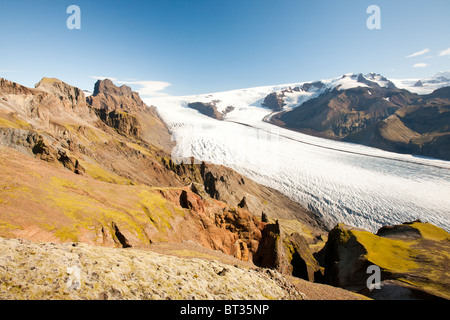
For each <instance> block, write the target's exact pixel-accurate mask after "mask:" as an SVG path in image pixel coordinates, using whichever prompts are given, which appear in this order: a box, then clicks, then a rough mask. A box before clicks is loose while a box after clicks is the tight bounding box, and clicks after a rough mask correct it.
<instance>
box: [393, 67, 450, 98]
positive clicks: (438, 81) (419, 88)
mask: <svg viewBox="0 0 450 320" xmlns="http://www.w3.org/2000/svg"><path fill="white" fill-rule="evenodd" d="M392 82H393V83H395V85H396V86H397V87H399V88H401V89H406V90H408V91H411V92H414V93H417V94H430V93H432V92H433V91H434V90H436V89H439V88H443V87H448V86H450V71H441V72H438V73H436V74H435V75H434V76H431V77H428V78H424V79H392Z"/></svg>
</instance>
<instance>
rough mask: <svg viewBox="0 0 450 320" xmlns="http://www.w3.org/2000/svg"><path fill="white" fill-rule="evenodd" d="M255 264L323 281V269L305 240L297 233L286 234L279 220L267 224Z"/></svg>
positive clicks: (303, 277)
mask: <svg viewBox="0 0 450 320" xmlns="http://www.w3.org/2000/svg"><path fill="white" fill-rule="evenodd" d="M254 262H255V264H256V265H258V266H261V267H265V268H273V269H275V270H277V271H278V272H280V273H282V274H289V275H293V276H294V277H298V278H301V279H305V280H308V281H312V282H314V281H321V280H322V276H323V271H322V268H321V267H320V266H319V263H318V261H317V260H316V259H315V258H314V257H313V255H312V252H311V249H310V247H309V245H308V243H307V241H306V240H305V238H304V237H303V236H302V235H300V234H299V233H297V232H295V233H292V234H290V235H288V234H286V233H285V232H283V231H282V229H281V226H280V223H279V222H278V220H277V221H276V222H275V223H273V224H271V223H269V224H266V225H265V227H264V229H263V230H262V235H261V241H260V243H259V246H258V251H257V252H256V254H255V258H254Z"/></svg>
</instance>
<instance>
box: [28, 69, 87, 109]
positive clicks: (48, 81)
mask: <svg viewBox="0 0 450 320" xmlns="http://www.w3.org/2000/svg"><path fill="white" fill-rule="evenodd" d="M35 88H36V89H38V90H42V91H45V92H48V93H50V94H52V95H54V96H56V97H57V98H58V99H59V100H60V103H61V104H62V105H64V107H65V108H71V109H72V110H76V111H77V112H78V113H80V114H82V113H87V114H89V112H90V110H89V109H88V108H87V105H86V97H85V95H84V92H83V90H81V89H78V88H77V87H74V86H71V85H68V84H67V83H65V82H63V81H61V80H59V79H55V78H42V80H41V81H39V82H38V83H37V84H36V85H35Z"/></svg>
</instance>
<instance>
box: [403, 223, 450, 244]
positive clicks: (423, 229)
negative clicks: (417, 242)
mask: <svg viewBox="0 0 450 320" xmlns="http://www.w3.org/2000/svg"><path fill="white" fill-rule="evenodd" d="M411 227H413V228H415V229H417V230H419V232H420V234H421V235H422V237H424V238H425V239H428V240H435V241H441V240H450V234H449V233H448V232H447V231H445V230H444V229H441V228H439V227H436V226H434V225H432V224H431V223H421V222H414V223H413V224H411Z"/></svg>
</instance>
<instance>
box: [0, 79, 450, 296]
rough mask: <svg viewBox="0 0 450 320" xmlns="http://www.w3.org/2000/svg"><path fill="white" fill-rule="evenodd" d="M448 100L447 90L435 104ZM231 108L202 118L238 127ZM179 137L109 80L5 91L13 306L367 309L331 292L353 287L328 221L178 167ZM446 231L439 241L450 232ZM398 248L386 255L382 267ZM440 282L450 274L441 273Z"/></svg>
mask: <svg viewBox="0 0 450 320" xmlns="http://www.w3.org/2000/svg"><path fill="white" fill-rule="evenodd" d="M347 78H348V77H347ZM347 78H344V79H341V80H342V81H338V80H337V81H336V82H335V83H338V82H339V85H345V86H346V88H347V89H346V90H349V89H348V86H353V85H354V84H355V83H356V82H359V81H357V79H353V78H351V77H350V79H347ZM373 80H374V81H379V82H380V83H381V82H383V81H385V80H383V79H381V78H377V77H374V79H373ZM328 85H329V84H328ZM366 85H368V84H366ZM326 86H327V84H325V85H323V86H322V85H320V84H318V83H316V84H314V85H312V84H311V85H308V84H303V85H302V86H301V88H300V87H299V89H298V91H297V89H295V90H294V89H292V92H291V91H289V90H287V91H286V93H285V95H289V94H296V93H301V94H304V95H305V96H306V95H313V94H318V93H319V91H321V90H325V87H326ZM386 86H390V84H389V83H387V82H386ZM362 87H364V86H362ZM284 89H286V88H284ZM268 90H269V89H268V88H264V89H261V91H259V89H257V90H256V92H257V94H256V93H255V91H253V94H255V95H254V96H256V95H259V96H261V93H262V92H264V93H267V91H268ZM270 90H271V89H270ZM392 90H394V89H392ZM269 93H270V92H269ZM269 93H267V94H269ZM235 94H236V93H235ZM237 96H239V94H236V96H234V98H233V99H236V97H237ZM446 97H447V96H446V92H444V91H442V92H441V91H438V92H435V93H434V95H433V96H430V97H427V99H429V101H430V103H440V101H441V100H443V99H447V98H446ZM260 100H261V103H263V102H264V99H262V98H260ZM427 101H428V100H427ZM223 103H224V102H223V101H221V102H216V104H215V105H214V106H215V107H216V108H217V111H218V112H221V113H222V114H223V115H224V116H223V118H222V121H218V120H217V119H215V118H211V117H209V116H208V115H205V114H203V113H202V114H201V116H202V117H205V119H208V120H210V121H214V122H216V123H226V121H229V116H230V115H233V113H234V114H236V112H241V111H242V106H240V107H237V108H236V109H232V110H231V109H230V108H228V112H225V114H224V113H223V112H224V111H226V110H227V107H226V106H225V107H224V108H222V107H223ZM227 104H228V103H227ZM228 105H230V104H228ZM187 109H189V110H190V111H193V112H197V111H198V110H193V109H192V108H190V107H188V108H187ZM265 110H267V109H265ZM180 116H182V117H183V116H184V115H183V114H181V115H180ZM227 119H228V120H227ZM212 128H213V130H215V127H212ZM173 130H174V126H173V123H166V122H165V121H163V118H162V116H160V113H159V111H157V109H156V107H153V106H148V105H147V104H146V103H144V102H143V101H142V100H141V98H140V97H139V95H138V94H137V93H135V92H133V91H132V90H131V88H130V87H127V86H121V87H118V86H116V85H114V83H113V82H112V81H110V80H102V81H98V82H97V83H96V84H95V88H94V92H93V94H92V95H91V96H89V97H86V96H85V94H84V92H83V91H82V90H80V89H78V88H76V87H73V86H71V85H69V84H67V83H65V82H63V81H61V80H58V79H54V78H43V79H42V80H41V81H39V82H38V83H37V84H36V86H35V88H27V87H24V86H22V85H20V84H17V83H14V82H11V81H8V80H5V79H0V167H1V169H2V170H1V175H0V178H1V180H0V247H1V250H0V252H1V254H0V262H1V263H0V265H1V266H3V267H2V268H0V278H1V279H2V284H1V286H0V297H1V298H5V299H11V298H14V299H17V298H19V299H20V298H25V299H36V298H42V297H43V295H44V296H45V297H46V298H51V299H54V298H58V299H60V298H69V299H78V298H80V299H86V298H87V299H126V298H139V299H144V298H152V297H153V298H155V299H159V298H175V299H181V298H183V299H184V298H189V299H190V298H195V299H205V298H208V297H209V298H239V299H247V298H252V297H253V298H258V299H265V298H283V297H284V298H289V299H304V298H308V297H314V298H315V299H323V298H327V299H361V298H362V297H361V295H358V294H354V293H353V292H351V291H349V290H342V289H339V288H336V287H332V286H330V284H333V285H340V284H336V283H335V282H334V278H333V277H329V276H328V275H329V272H331V271H330V270H332V267H330V266H329V264H327V262H328V261H329V260H330V259H332V258H333V257H335V252H334V251H331V250H328V249H326V248H331V247H333V246H334V244H333V243H334V242H333V241H335V237H334V236H333V233H329V232H332V230H331V231H330V229H332V228H329V225H328V223H326V221H325V219H324V217H325V216H324V215H320V214H318V213H317V212H315V211H312V210H310V209H308V208H306V207H305V206H302V205H300V204H299V202H297V201H294V199H292V198H291V197H288V196H286V195H285V194H283V193H282V192H280V191H277V190H275V189H273V188H271V187H268V186H264V185H262V184H259V183H257V182H255V181H252V180H251V179H249V178H248V177H247V176H244V175H242V174H240V173H238V172H237V171H235V170H233V169H232V168H229V167H227V166H223V165H220V164H212V163H208V162H205V161H199V160H198V159H195V158H184V160H183V162H179V161H176V160H177V159H176V158H175V157H174V154H173V150H171V149H170V148H171V143H172V141H171V140H172V139H173V135H172V136H171V133H173ZM417 130H418V129H417ZM188 132H189V131H188ZM259 136H262V135H261V134H259ZM240 138H241V140H242V139H243V138H244V137H243V136H241V137H240ZM176 142H177V143H178V141H176ZM213 152H216V150H213ZM242 152H243V151H242ZM253 157H254V158H258V157H257V155H256V154H253ZM314 161H317V159H316V160H314ZM273 165H274V163H272V166H273ZM277 174H278V175H279V176H280V177H285V176H284V175H283V173H282V172H278V173H277ZM284 183H285V185H286V186H289V185H290V184H291V180H289V179H286V180H285V181H284ZM328 201H329V200H328ZM325 202H326V201H325ZM414 227H415V228H416V227H417V226H416V225H414ZM333 230H334V229H333ZM421 230H422V229H421ZM427 230H429V229H427ZM433 230H434V231H433V233H430V232H429V233H427V236H428V235H431V236H438V237H439V239H440V238H442V236H443V235H445V234H447V233H446V231H444V230H441V229H439V228H437V227H436V229H433ZM436 230H439V231H436ZM369 233H370V232H368V234H369ZM14 239H21V240H14ZM23 239H26V240H23ZM30 241H32V242H30ZM338 243H341V242H339V241H338ZM424 247H426V246H424ZM389 248H390V244H389V243H386V246H385V245H384V244H383V245H382V246H378V247H376V249H375V253H374V255H375V256H376V255H377V254H379V252H383V251H384V250H387V249H389ZM433 248H434V247H433ZM377 250H380V251H377ZM433 250H434V249H433ZM338 251H339V250H338ZM444 252H447V249H446V248H444ZM156 253H157V254H156ZM352 254H353V253H352ZM356 254H358V257H359V251H358V252H356ZM172 256H176V258H175V257H172ZM192 258H196V259H192ZM199 258H200V259H199ZM400 258H401V259H404V260H405V261H407V260H408V259H409V257H408V256H407V255H406V256H402V257H400ZM111 259H114V261H115V264H111ZM355 259H356V258H355ZM205 260H206V261H211V260H213V262H204V261H205ZM374 262H376V261H374ZM425 263H426V262H425ZM167 265H170V268H169V269H170V270H169V269H167ZM149 266H150V267H149ZM164 266H166V267H164ZM381 266H382V265H381ZM116 267H117V268H116ZM77 268H78V269H77ZM130 268H131V269H130ZM155 268H156V269H155ZM161 268H162V269H161ZM55 270H56V271H55ZM77 270H79V273H80V275H81V276H80V277H81V278H80V279H81V280H78V282H77V279H76V278H75V279H74V278H73V275H74V272H75V273H77V272H78V271H77ZM127 270H131V271H130V272H128V271H127ZM150 270H151V271H150ZM407 271H408V270H407ZM426 271H427V272H436V273H437V274H439V275H441V274H442V269H441V266H440V264H439V263H436V264H430V265H429V267H428V268H427V269H426ZM61 272H62V274H65V275H66V274H67V277H61V276H60V274H61ZM149 272H150V273H151V274H152V276H151V277H150V278H148V277H147V276H146V277H145V279H143V275H145V274H147V275H148V273H149ZM43 273H44V274H45V275H46V277H45V279H44V280H43V278H42V274H43ZM181 274H184V275H186V277H184V278H183V279H181V278H179V277H180V275H181ZM409 274H410V273H409V271H408V272H406V273H405V276H408V275H409ZM414 275H415V276H417V273H414ZM191 276H192V277H193V278H194V279H199V280H198V281H199V282H198V283H197V282H195V281H194V280H192V279H191V278H190V277H191ZM119 279H120V280H119ZM146 279H147V281H146ZM148 279H151V281H150V282H149V280H148ZM161 279H165V280H164V281H162V280H161ZM66 280H67V281H66ZM224 280H227V281H230V282H231V283H234V284H236V283H242V285H241V286H234V285H233V286H231V285H230V286H227V289H226V292H222V291H220V292H219V291H217V290H212V289H211V286H207V285H206V284H205V283H209V284H213V283H223V281H224ZM431 280H432V281H434V282H433V285H434V284H435V282H439V281H438V280H435V278H433V279H431ZM152 281H156V282H157V283H159V284H160V285H159V286H158V287H157V288H156V287H153V286H152V285H151V283H153V282H152ZM161 281H162V282H161ZM175 283H176V284H177V286H178V287H177V288H180V287H181V284H183V286H184V287H183V288H184V289H183V288H182V289H176V290H175V289H174V288H173V286H174V284H175ZM442 283H443V284H444V285H445V281H444V282H442ZM205 285H206V287H205ZM347 285H348V284H346V288H347V289H349V288H348V287H347ZM438 285H439V283H438ZM413 286H414V287H415V289H414V290H422V289H424V288H425V289H426V287H427V286H428V283H427V282H425V283H424V282H415V283H414V284H413ZM189 288H190V289H189ZM417 288H418V289H417ZM18 289H20V290H18ZM425 289H424V290H425ZM174 290H175V291H174ZM430 295H433V293H430ZM439 297H441V296H439Z"/></svg>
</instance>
